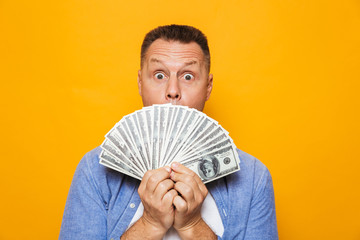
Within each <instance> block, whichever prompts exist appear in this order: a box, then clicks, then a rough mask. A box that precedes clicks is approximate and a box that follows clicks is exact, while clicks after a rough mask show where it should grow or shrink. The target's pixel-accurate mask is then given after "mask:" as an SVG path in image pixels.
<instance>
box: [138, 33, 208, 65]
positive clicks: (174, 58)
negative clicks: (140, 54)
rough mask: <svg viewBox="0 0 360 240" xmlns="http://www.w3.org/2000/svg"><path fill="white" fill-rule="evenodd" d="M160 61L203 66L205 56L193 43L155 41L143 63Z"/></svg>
mask: <svg viewBox="0 0 360 240" xmlns="http://www.w3.org/2000/svg"><path fill="white" fill-rule="evenodd" d="M160 61H171V62H178V63H179V64H189V63H191V64H199V65H205V56H204V53H203V51H202V49H201V47H200V46H199V45H198V44H197V43H195V42H190V43H181V42H179V41H166V40H163V39H157V40H156V41H154V42H153V43H152V44H151V45H150V47H149V48H148V49H147V51H146V54H145V59H144V62H146V63H147V64H151V63H158V62H160Z"/></svg>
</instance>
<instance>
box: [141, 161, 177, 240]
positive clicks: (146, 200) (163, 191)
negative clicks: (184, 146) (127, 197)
mask: <svg viewBox="0 0 360 240" xmlns="http://www.w3.org/2000/svg"><path fill="white" fill-rule="evenodd" d="M170 173H171V169H170V167H168V166H166V167H162V168H159V169H155V170H150V171H147V172H146V173H145V175H144V177H143V179H142V181H141V183H140V186H139V189H138V193H139V196H140V198H141V201H142V203H143V205H144V213H143V216H142V217H141V218H140V220H141V221H142V222H143V224H144V226H145V227H146V228H148V229H149V230H151V231H153V233H155V232H156V233H157V235H158V234H159V235H161V238H162V237H163V236H164V235H165V234H166V232H167V230H168V229H169V228H170V227H171V226H172V225H173V223H174V213H175V211H174V207H173V199H174V198H175V196H177V195H178V192H177V191H176V190H175V189H174V182H173V181H172V180H171V179H170Z"/></svg>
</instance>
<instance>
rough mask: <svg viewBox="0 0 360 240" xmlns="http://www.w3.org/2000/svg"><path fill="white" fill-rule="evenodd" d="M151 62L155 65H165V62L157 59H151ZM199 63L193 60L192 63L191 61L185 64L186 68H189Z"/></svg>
mask: <svg viewBox="0 0 360 240" xmlns="http://www.w3.org/2000/svg"><path fill="white" fill-rule="evenodd" d="M150 62H155V63H161V64H163V62H162V61H160V60H159V59H157V58H151V59H150ZM197 63H198V62H197V61H195V60H191V61H189V62H186V63H184V67H185V66H189V65H194V64H197Z"/></svg>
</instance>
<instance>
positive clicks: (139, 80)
mask: <svg viewBox="0 0 360 240" xmlns="http://www.w3.org/2000/svg"><path fill="white" fill-rule="evenodd" d="M137 83H138V88H139V94H140V96H142V95H141V69H140V70H139V71H138V76H137Z"/></svg>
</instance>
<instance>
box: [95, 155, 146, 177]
mask: <svg viewBox="0 0 360 240" xmlns="http://www.w3.org/2000/svg"><path fill="white" fill-rule="evenodd" d="M99 163H100V164H102V165H104V166H106V167H109V168H111V169H114V170H116V171H118V172H121V173H123V174H126V175H129V176H131V177H134V178H136V179H139V180H141V179H142V176H141V175H139V173H137V172H135V171H134V170H133V169H132V168H131V167H129V166H127V165H126V164H124V163H123V162H121V161H119V160H118V159H117V158H116V157H114V156H112V155H111V154H110V153H108V152H106V151H104V150H103V151H101V153H100V162H99Z"/></svg>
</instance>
